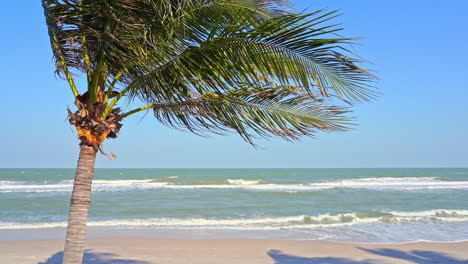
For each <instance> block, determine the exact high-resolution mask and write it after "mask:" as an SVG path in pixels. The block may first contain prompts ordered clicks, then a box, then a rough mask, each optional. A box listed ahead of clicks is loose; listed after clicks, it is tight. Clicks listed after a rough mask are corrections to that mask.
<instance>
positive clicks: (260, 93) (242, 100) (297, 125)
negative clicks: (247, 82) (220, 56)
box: [152, 87, 352, 145]
mask: <svg viewBox="0 0 468 264" xmlns="http://www.w3.org/2000/svg"><path fill="white" fill-rule="evenodd" d="M301 91H302V88H301V87H281V88H279V87H270V88H263V89H261V88H257V89H253V90H250V89H242V90H237V91H232V92H228V93H223V94H220V93H208V94H204V95H203V96H200V97H198V98H194V99H189V100H185V101H176V102H164V103H156V104H154V105H153V106H152V107H153V111H154V114H155V117H156V118H157V119H158V120H159V121H160V122H161V123H163V124H165V125H167V126H169V127H174V128H178V129H185V130H188V131H191V132H193V133H196V134H199V135H205V134H206V132H213V133H218V134H224V133H228V132H237V133H238V134H239V135H240V136H241V137H242V138H243V139H244V140H246V141H247V142H249V143H250V144H252V145H255V143H254V140H253V139H254V138H255V135H259V136H260V137H265V138H267V137H271V136H278V137H282V138H284V139H287V140H295V139H298V138H299V137H301V136H314V135H315V133H316V132H318V131H326V132H339V131H346V130H348V129H349V126H350V125H351V124H352V123H351V119H350V118H349V117H346V113H348V112H349V110H348V109H346V108H343V107H337V106H333V105H329V104H325V103H324V102H322V101H321V100H317V98H313V97H308V96H307V95H304V94H301V93H302V92H301Z"/></svg>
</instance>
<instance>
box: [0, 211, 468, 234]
mask: <svg viewBox="0 0 468 264" xmlns="http://www.w3.org/2000/svg"><path fill="white" fill-rule="evenodd" d="M444 221H448V222H452V221H468V210H450V209H437V210H428V211H415V212H404V211H377V212H366V213H343V214H334V215H333V214H320V215H315V216H309V215H297V216H284V217H256V218H237V219H207V218H148V219H113V220H99V221H89V222H88V226H91V227H109V228H149V229H198V228H204V229H233V230H278V229H304V228H305V229H308V228H317V227H338V226H347V225H358V224H369V223H378V222H379V223H382V224H396V223H411V222H414V223H416V222H426V223H427V222H444ZM66 224H67V223H66V222H49V223H26V222H17V223H14V222H0V229H32V228H57V227H66Z"/></svg>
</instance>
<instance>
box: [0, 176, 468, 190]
mask: <svg viewBox="0 0 468 264" xmlns="http://www.w3.org/2000/svg"><path fill="white" fill-rule="evenodd" d="M72 185H73V181H71V180H65V181H60V182H56V183H42V184H39V183H34V182H29V183H28V182H15V181H1V182H0V192H69V191H71V190H72V187H73V186H72ZM336 188H348V189H373V190H401V191H414V190H467V189H468V181H442V180H440V179H438V178H435V177H406V178H392V177H382V178H360V179H343V180H334V181H324V182H311V183H303V184H277V183H266V182H265V181H263V180H246V179H228V180H220V181H214V182H198V183H194V184H176V183H173V182H162V181H158V180H157V179H138V180H94V181H93V191H97V192H106V191H107V192H109V191H110V192H111V191H129V190H137V189H178V190H183V189H243V190H253V191H255V190H257V191H283V192H291V193H295V192H306V191H319V190H327V189H336Z"/></svg>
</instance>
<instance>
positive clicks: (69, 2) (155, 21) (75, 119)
mask: <svg viewBox="0 0 468 264" xmlns="http://www.w3.org/2000/svg"><path fill="white" fill-rule="evenodd" d="M42 4H43V8H44V12H45V17H46V22H47V26H48V29H49V35H50V41H51V46H52V50H53V54H54V58H55V61H56V68H57V73H58V74H59V75H60V76H62V77H64V79H66V80H67V81H68V84H69V86H70V88H71V91H72V92H73V95H74V97H75V105H76V108H77V109H76V110H75V111H72V110H70V109H68V113H69V117H70V119H69V120H70V123H71V124H72V125H74V126H75V127H76V130H77V133H78V137H79V140H80V154H79V160H78V166H77V170H76V175H75V182H74V188H73V193H72V198H71V206H70V215H69V222H68V228H67V238H66V243H65V250H64V263H67V264H72V263H73V264H78V263H81V262H82V257H83V250H84V241H85V236H86V222H87V215H88V208H89V205H90V202H91V183H92V178H93V171H94V162H95V158H96V153H97V152H98V151H101V152H102V149H101V144H102V143H103V142H104V141H105V140H106V139H107V138H115V137H117V134H118V132H119V130H120V128H121V126H122V121H123V120H124V119H125V118H126V117H128V116H130V115H132V114H135V113H138V112H140V111H146V110H152V111H153V112H154V115H155V117H156V118H157V119H158V120H159V121H161V122H162V123H163V124H165V125H167V126H170V127H175V128H180V129H186V130H188V131H191V132H194V133H197V134H205V133H207V132H214V133H218V134H224V133H229V132H235V133H238V134H239V135H240V136H241V137H242V138H243V139H244V140H246V141H247V142H249V143H250V144H252V145H254V139H255V136H256V135H257V136H260V137H269V136H279V137H282V138H284V139H287V140H295V139H298V138H299V137H301V136H313V135H315V133H316V132H318V131H331V132H334V131H343V130H346V129H347V128H348V125H350V119H349V117H347V115H346V113H347V112H349V110H348V108H349V106H351V105H352V104H353V103H356V102H361V101H366V100H369V99H372V98H373V96H374V95H375V93H374V91H373V87H372V86H371V85H370V84H371V83H372V81H373V80H374V77H373V76H372V75H371V74H369V73H368V71H367V70H365V69H363V68H361V67H359V66H358V64H359V62H360V61H359V60H358V59H356V58H355V57H356V56H353V54H352V53H351V52H350V51H349V50H348V49H347V46H348V44H350V41H351V39H348V38H343V37H341V36H339V35H337V31H339V30H340V28H337V27H336V26H334V25H328V21H329V20H330V19H332V18H334V17H335V12H324V11H317V12H314V13H310V14H297V13H294V12H293V11H292V10H291V9H290V6H289V4H288V3H287V1H282V0H171V1H169V0H113V1H110V0H100V1H97V0H42ZM79 73H83V74H86V78H87V82H86V84H87V86H86V87H83V89H82V90H79V89H78V87H77V86H76V84H75V81H74V76H75V75H76V74H79ZM123 98H126V99H127V101H131V102H135V101H137V102H140V105H143V106H141V107H137V108H135V109H133V110H130V111H127V112H124V111H123V110H122V109H121V108H119V107H117V103H119V102H120V100H121V99H123ZM102 153H103V152H102ZM112 156H113V155H111V157H112Z"/></svg>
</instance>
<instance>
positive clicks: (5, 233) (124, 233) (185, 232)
mask: <svg viewBox="0 0 468 264" xmlns="http://www.w3.org/2000/svg"><path fill="white" fill-rule="evenodd" d="M280 231H281V232H278V230H276V232H275V233H272V232H271V230H248V231H246V230H243V231H242V232H240V231H239V230H229V229H227V230H226V229H201V228H200V229H151V228H147V229H145V228H140V229H132V228H110V227H88V232H87V237H88V239H95V238H96V239H112V238H116V237H117V238H118V237H128V238H143V239H169V240H232V239H245V240H277V241H303V242H324V243H339V244H362V245H405V244H414V243H438V244H451V243H465V242H466V243H468V238H467V239H461V240H446V241H444V240H424V239H419V240H408V241H386V242H373V241H363V240H359V239H357V240H355V239H353V241H346V240H334V239H330V238H326V237H316V238H302V237H300V236H294V235H292V233H294V232H293V231H291V230H280ZM65 234H66V228H64V227H51V228H28V229H0V243H1V242H15V241H34V240H60V239H63V240H64V239H65ZM467 250H468V248H467Z"/></svg>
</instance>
